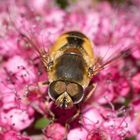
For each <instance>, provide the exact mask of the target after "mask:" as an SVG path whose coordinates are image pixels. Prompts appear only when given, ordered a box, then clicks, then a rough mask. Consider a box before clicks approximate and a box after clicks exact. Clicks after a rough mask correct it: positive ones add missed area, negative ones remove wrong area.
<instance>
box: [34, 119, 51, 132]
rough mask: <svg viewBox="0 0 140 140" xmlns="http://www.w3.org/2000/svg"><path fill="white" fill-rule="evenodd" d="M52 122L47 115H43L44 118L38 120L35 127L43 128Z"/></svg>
mask: <svg viewBox="0 0 140 140" xmlns="http://www.w3.org/2000/svg"><path fill="white" fill-rule="evenodd" d="M50 122H51V120H50V119H48V118H45V117H42V118H40V119H38V120H37V121H36V122H35V125H34V127H35V128H36V129H43V128H45V127H46V126H47V125H49V124H50Z"/></svg>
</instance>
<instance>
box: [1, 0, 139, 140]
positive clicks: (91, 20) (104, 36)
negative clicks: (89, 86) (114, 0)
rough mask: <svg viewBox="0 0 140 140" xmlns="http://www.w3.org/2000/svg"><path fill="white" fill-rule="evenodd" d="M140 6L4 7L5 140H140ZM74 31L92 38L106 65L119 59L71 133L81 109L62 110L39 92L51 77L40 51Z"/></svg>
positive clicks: (13, 0)
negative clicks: (59, 37) (127, 139)
mask: <svg viewBox="0 0 140 140" xmlns="http://www.w3.org/2000/svg"><path fill="white" fill-rule="evenodd" d="M139 8H140V2H139V0H134V1H131V4H129V3H127V2H125V3H123V4H120V5H119V4H118V5H116V4H111V3H109V2H108V1H101V2H97V1H96V2H95V1H92V0H87V1H84V0H77V1H75V2H74V1H73V2H72V1H68V5H67V7H66V8H65V9H61V8H60V7H59V6H58V4H57V2H56V1H54V0H53V1H48V0H40V1H37V0H31V1H24V0H18V1H17V0H7V1H0V105H1V108H0V139H2V140H9V139H12V140H30V139H32V140H35V139H44V140H50V139H51V140H63V139H64V138H67V139H68V140H124V139H126V138H131V137H135V138H136V140H139V139H140V134H139V133H140V99H139V92H140V23H139V19H140V14H139ZM72 30H77V31H80V32H82V33H84V34H86V35H87V37H89V39H90V40H91V42H92V43H93V46H94V47H93V50H94V52H95V58H96V59H97V60H98V61H99V63H100V64H101V65H102V64H104V63H106V62H108V60H110V59H112V58H114V57H116V59H115V60H114V61H113V62H112V63H110V64H108V65H106V66H105V69H103V70H101V71H100V72H99V73H98V74H97V75H96V76H93V78H92V79H91V83H96V84H97V88H96V90H95V92H94V93H93V95H92V97H91V98H90V99H89V100H87V102H85V103H81V104H80V110H81V113H80V115H79V116H78V117H77V118H76V119H75V120H74V121H73V122H71V123H70V124H68V127H67V128H68V129H66V127H65V125H66V122H67V120H68V119H69V118H71V117H72V116H73V115H74V114H75V113H76V111H77V108H76V106H74V107H73V108H72V109H68V110H63V109H61V108H57V107H56V106H55V105H54V102H53V101H51V100H50V98H49V96H48V94H47V86H43V87H42V86H41V87H40V86H39V84H40V82H42V81H47V79H48V77H47V72H46V71H45V70H44V67H43V66H42V63H41V61H40V58H39V54H38V53H37V51H36V50H37V48H38V49H39V48H41V47H44V48H45V50H46V51H47V50H48V49H49V48H50V47H51V46H52V45H53V43H54V42H55V40H56V39H57V37H58V36H59V35H60V34H62V33H64V32H67V31H72ZM22 33H23V34H26V35H27V36H29V38H30V39H31V40H32V41H33V42H34V43H35V44H36V46H37V48H34V47H33V46H32V44H31V43H29V41H28V40H27V38H25V37H24V36H23V35H22ZM42 118H43V119H42ZM44 118H46V119H44Z"/></svg>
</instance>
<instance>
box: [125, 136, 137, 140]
mask: <svg viewBox="0 0 140 140" xmlns="http://www.w3.org/2000/svg"><path fill="white" fill-rule="evenodd" d="M125 140H136V137H135V136H133V137H131V138H126V139H125Z"/></svg>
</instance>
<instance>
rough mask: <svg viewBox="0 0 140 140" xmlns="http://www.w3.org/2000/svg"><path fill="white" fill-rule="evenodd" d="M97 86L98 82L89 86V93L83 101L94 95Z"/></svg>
mask: <svg viewBox="0 0 140 140" xmlns="http://www.w3.org/2000/svg"><path fill="white" fill-rule="evenodd" d="M96 87H97V84H92V85H90V86H89V87H88V88H89V89H90V91H89V93H88V95H87V96H85V98H84V100H83V102H86V101H87V100H88V99H89V98H90V97H91V96H92V94H93V92H94V91H95V89H96Z"/></svg>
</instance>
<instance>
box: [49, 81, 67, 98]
mask: <svg viewBox="0 0 140 140" xmlns="http://www.w3.org/2000/svg"><path fill="white" fill-rule="evenodd" d="M65 91H66V84H65V82H63V81H54V82H52V83H51V84H50V85H49V87H48V93H49V95H50V97H51V98H52V99H53V100H55V99H57V97H58V96H59V95H60V94H62V93H63V92H65Z"/></svg>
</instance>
